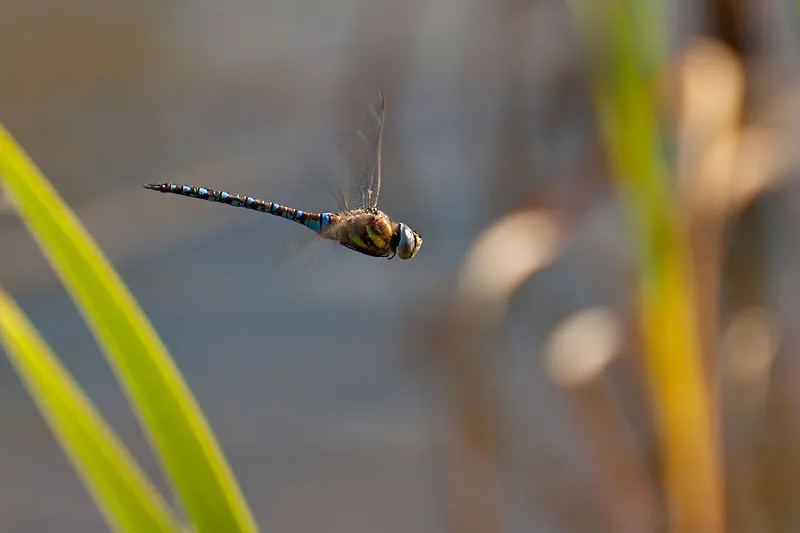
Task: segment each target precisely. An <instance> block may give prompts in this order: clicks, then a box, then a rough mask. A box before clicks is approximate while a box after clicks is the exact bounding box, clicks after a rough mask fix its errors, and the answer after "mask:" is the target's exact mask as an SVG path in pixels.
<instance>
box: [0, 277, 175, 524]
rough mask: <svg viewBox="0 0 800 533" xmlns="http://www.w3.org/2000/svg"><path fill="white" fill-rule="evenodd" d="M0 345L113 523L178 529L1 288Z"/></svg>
mask: <svg viewBox="0 0 800 533" xmlns="http://www.w3.org/2000/svg"><path fill="white" fill-rule="evenodd" d="M0 345H2V347H3V349H4V350H5V352H6V354H7V355H8V358H9V360H10V361H11V364H12V365H13V366H14V369H15V370H16V371H17V374H19V377H20V379H21V380H22V383H23V384H24V385H25V388H26V389H27V390H28V393H29V394H30V395H31V397H33V399H34V401H35V402H36V405H37V406H38V408H39V411H40V412H41V413H42V416H43V417H44V419H45V420H46V421H47V425H48V426H49V427H50V430H51V431H52V432H53V433H54V434H55V436H56V438H57V440H58V442H59V444H60V445H61V448H62V449H63V450H64V452H65V453H66V454H67V456H68V457H69V459H70V461H71V462H72V464H73V466H74V467H75V469H76V470H77V471H78V474H79V476H80V478H81V480H82V481H83V484H84V486H85V487H86V488H87V490H88V491H89V493H90V494H91V495H92V498H93V499H94V501H95V503H96V505H97V507H98V508H99V509H100V511H101V512H102V513H103V515H104V516H105V518H106V521H107V522H108V524H109V526H110V527H111V529H113V530H114V531H120V532H123V531H124V532H131V533H139V532H142V531H152V532H153V533H159V532H163V533H169V532H177V531H180V530H181V525H180V523H179V522H178V520H177V519H176V518H175V517H174V516H173V514H172V512H171V511H170V510H169V508H168V506H167V505H166V504H165V503H164V501H163V500H162V499H161V497H160V495H159V494H158V492H157V491H156V490H155V488H154V487H153V486H152V485H151V484H150V482H149V481H148V479H147V478H146V477H145V475H144V473H143V472H142V471H141V470H140V469H139V466H138V465H137V464H136V462H135V461H134V459H133V458H132V457H131V455H130V453H129V452H128V450H127V449H125V447H124V446H123V445H122V443H121V442H120V440H119V439H118V438H117V436H116V435H115V434H114V432H113V431H112V430H111V429H110V428H109V427H108V425H107V424H106V423H105V421H104V420H103V418H102V416H101V415H100V414H99V413H98V412H97V411H96V410H95V408H94V406H92V404H91V402H90V401H89V399H88V398H87V397H86V396H85V394H84V393H83V391H82V390H81V388H80V387H79V386H78V385H77V384H76V383H75V381H74V380H73V379H72V376H71V375H70V374H69V372H67V370H66V369H65V368H64V367H63V366H61V363H60V362H59V360H58V358H57V357H56V356H55V354H53V352H52V351H51V350H50V347H49V346H47V344H46V343H45V342H44V340H43V339H42V338H41V336H40V335H39V333H38V332H37V331H36V329H35V328H34V327H33V325H32V324H30V322H28V320H27V318H26V317H25V315H24V314H23V312H22V310H21V309H19V307H17V305H16V303H15V302H14V301H13V300H12V299H11V297H10V296H8V294H6V292H5V291H4V290H3V289H2V288H0Z"/></svg>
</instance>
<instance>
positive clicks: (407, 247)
mask: <svg viewBox="0 0 800 533" xmlns="http://www.w3.org/2000/svg"><path fill="white" fill-rule="evenodd" d="M378 97H379V99H380V104H381V111H380V116H379V117H378V133H377V142H376V147H375V160H374V162H373V165H372V169H371V171H370V172H369V173H368V175H367V176H365V179H364V185H363V189H362V190H361V204H362V206H361V207H358V208H356V209H349V208H348V207H347V205H344V206H343V209H342V210H341V211H339V212H336V213H314V212H311V211H302V210H300V209H293V208H291V207H286V206H285V205H281V204H279V203H276V202H269V201H266V200H259V199H258V198H253V197H252V196H241V195H239V194H233V193H229V192H225V191H221V190H216V189H211V188H208V187H197V186H193V185H180V184H177V183H154V184H148V185H145V186H144V187H145V188H146V189H150V190H153V191H159V192H163V193H170V194H179V195H181V196H188V197H189V198H199V199H201V200H208V201H209V202H219V203H223V204H227V205H231V206H233V207H244V208H245V209H252V210H254V211H259V212H261V213H269V214H270V215H276V216H279V217H283V218H285V219H288V220H292V221H294V222H298V223H300V224H303V225H304V226H306V227H307V228H309V229H311V230H312V231H314V232H316V233H318V234H319V235H320V236H321V237H323V238H325V239H330V240H333V241H338V242H339V244H341V245H342V246H345V247H347V248H350V249H351V250H355V251H356V252H360V253H362V254H364V255H369V256H372V257H385V258H387V259H392V258H393V257H394V256H395V255H397V256H399V257H400V259H411V258H412V257H414V256H415V255H416V254H417V252H418V251H419V249H420V247H421V246H422V237H420V235H419V233H417V232H416V231H414V230H413V229H411V227H409V226H408V225H407V224H404V223H402V222H395V221H394V220H392V219H391V217H389V216H388V215H387V214H386V213H384V212H383V211H381V210H379V209H378V196H379V195H380V192H381V178H382V174H383V168H382V153H381V152H382V149H383V123H384V118H385V117H386V102H385V100H384V98H383V94H382V93H380V92H379V93H378Z"/></svg>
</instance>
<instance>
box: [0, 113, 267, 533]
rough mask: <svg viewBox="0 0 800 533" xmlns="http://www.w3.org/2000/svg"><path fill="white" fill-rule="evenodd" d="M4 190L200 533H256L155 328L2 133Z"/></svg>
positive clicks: (0, 163) (69, 213)
mask: <svg viewBox="0 0 800 533" xmlns="http://www.w3.org/2000/svg"><path fill="white" fill-rule="evenodd" d="M0 183H1V184H2V185H3V186H4V187H5V189H6V191H7V193H8V196H9V199H10V200H11V202H12V204H13V205H14V206H15V208H16V209H17V210H18V211H19V214H20V216H21V217H22V220H23V221H24V222H25V224H26V225H27V227H28V229H29V230H30V232H31V233H32V234H33V236H34V237H35V238H36V240H37V242H38V243H39V246H40V247H41V248H42V250H43V252H44V254H45V255H46V256H47V258H48V260H49V261H50V263H51V265H52V266H53V268H54V270H55V271H56V273H57V274H58V276H59V277H60V278H61V281H62V283H63V284H64V286H65V288H66V289H67V291H68V292H69V294H70V296H71V297H72V299H73V300H74V302H75V304H76V306H77V307H78V309H79V311H80V312H81V314H82V315H83V317H84V320H86V323H87V324H88V326H89V328H90V329H91V331H92V333H93V334H94V336H95V338H96V339H97V341H98V343H99V345H100V347H101V348H102V349H103V351H104V353H105V355H106V358H107V359H108V361H109V362H110V364H111V367H112V369H113V371H114V373H115V375H116V377H117V379H118V380H119V381H120V383H121V384H122V386H123V389H124V390H125V392H126V394H127V396H128V399H129V401H130V403H131V405H132V407H133V409H134V412H135V413H136V414H137V416H138V417H139V420H140V422H141V423H142V426H143V428H144V429H145V432H146V434H147V435H148V437H149V438H150V441H151V443H152V444H153V445H154V448H155V450H156V452H157V455H158V456H159V459H160V461H161V464H162V466H163V467H164V468H165V470H166V472H167V474H168V477H169V479H170V481H171V484H172V486H173V488H174V490H175V492H176V494H177V496H178V499H179V501H180V503H181V504H182V505H183V508H184V510H185V512H186V515H187V518H188V519H189V520H190V521H191V522H192V524H193V525H194V526H195V527H196V529H197V531H198V532H201V533H203V532H213V533H217V532H220V531H225V532H226V533H236V532H239V531H242V532H249V531H255V530H256V526H255V523H254V521H253V519H252V516H251V514H250V511H249V509H248V508H247V505H246V503H245V502H244V499H243V497H242V495H241V491H240V489H239V486H238V485H237V483H236V480H235V479H234V477H233V475H232V473H231V471H230V468H229V466H228V464H227V462H226V461H225V458H224V457H223V455H222V452H221V450H220V448H219V445H218V444H217V442H216V440H215V439H214V436H213V434H212V432H211V430H210V428H209V426H208V423H207V422H206V420H205V418H204V417H203V415H202V413H201V412H200V410H199V408H198V406H197V403H196V401H195V399H194V397H193V396H192V394H191V392H190V391H189V389H188V387H187V385H186V384H185V382H184V381H183V378H182V377H181V375H180V372H179V370H178V369H177V367H176V366H175V364H174V362H173V361H172V359H171V358H170V356H169V354H168V353H167V350H166V349H165V347H164V346H163V344H162V342H161V340H160V339H159V337H158V336H157V335H156V333H155V331H154V329H153V327H152V325H151V324H150V322H149V321H148V320H147V317H146V316H145V315H144V314H143V312H142V311H141V309H140V308H139V306H138V304H137V303H136V301H135V300H134V298H133V296H132V295H131V293H130V291H129V290H128V288H127V287H126V286H125V285H124V283H123V282H122V281H121V280H120V278H119V276H118V275H117V273H116V272H115V271H114V269H113V267H112V266H111V264H110V263H109V261H108V260H107V259H106V258H105V257H104V256H103V254H102V252H101V251H100V250H99V248H98V247H97V244H96V243H95V242H94V240H93V239H92V238H91V237H90V236H89V234H88V232H87V231H86V229H85V228H84V227H83V226H82V225H81V223H80V222H79V221H78V219H77V217H76V216H75V215H74V213H72V211H71V210H70V209H69V208H68V207H67V206H66V204H65V203H64V202H63V200H62V199H61V197H60V196H59V195H58V193H57V192H56V191H55V189H54V188H53V187H52V185H51V184H50V183H49V182H48V181H47V179H46V178H45V177H44V176H43V175H42V174H41V172H40V171H39V170H38V169H37V168H36V166H35V165H34V164H33V163H32V162H31V161H30V160H29V159H28V157H27V156H26V155H25V154H24V153H23V152H22V150H21V148H19V147H18V146H17V144H16V143H15V141H14V140H13V138H12V137H11V135H10V134H8V132H6V131H5V129H3V128H2V126H0ZM142 216H146V215H144V214H143V215H142Z"/></svg>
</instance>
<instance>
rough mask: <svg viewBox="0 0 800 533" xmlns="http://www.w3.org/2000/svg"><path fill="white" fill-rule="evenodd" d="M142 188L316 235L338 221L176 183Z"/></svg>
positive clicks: (334, 215)
mask: <svg viewBox="0 0 800 533" xmlns="http://www.w3.org/2000/svg"><path fill="white" fill-rule="evenodd" d="M144 188H145V189H150V190H152V191H159V192H168V193H172V194H180V195H181V196H188V197H189V198H200V199H201V200H208V201H209V202H219V203H221V204H228V205H232V206H233V207H244V208H245V209H252V210H253V211H259V212H261V213H269V214H270V215H276V216H279V217H283V218H285V219H288V220H293V221H294V222H298V223H300V224H302V225H304V226H306V227H307V228H309V229H311V230H313V231H315V232H317V233H322V231H323V230H324V229H325V228H327V227H328V226H329V225H330V224H335V223H337V222H338V221H339V215H336V214H334V213H311V212H309V211H301V210H299V209H292V208H291V207H286V206H284V205H281V204H277V203H275V202H267V201H265V200H259V199H258V198H253V197H252V196H240V195H238V194H231V193H229V192H225V191H218V190H215V189H209V188H206V187H194V186H192V185H179V184H177V183H155V184H150V185H145V186H144Z"/></svg>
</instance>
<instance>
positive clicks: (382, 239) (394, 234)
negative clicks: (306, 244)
mask: <svg viewBox="0 0 800 533" xmlns="http://www.w3.org/2000/svg"><path fill="white" fill-rule="evenodd" d="M330 238H333V239H336V240H338V241H339V242H340V243H341V244H342V245H343V246H346V247H347V248H350V249H351V250H355V251H357V252H361V253H362V254H365V255H370V256H372V257H387V258H389V259H391V258H392V257H394V256H395V255H399V256H400V258H401V259H410V258H412V257H413V256H414V254H416V253H417V250H419V247H420V246H421V245H422V238H421V237H420V236H419V235H418V234H417V233H416V232H415V231H414V230H412V229H411V228H409V227H408V226H407V225H405V224H398V223H395V222H393V221H392V219H391V218H389V217H388V216H387V215H386V214H385V213H383V212H382V211H378V210H375V211H362V210H360V211H356V212H352V213H348V214H345V215H342V216H341V218H339V219H338V220H337V221H336V222H335V224H334V227H333V231H332V232H331V234H330Z"/></svg>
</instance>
